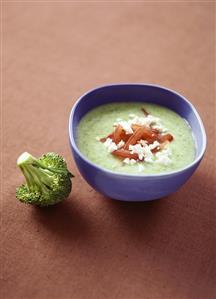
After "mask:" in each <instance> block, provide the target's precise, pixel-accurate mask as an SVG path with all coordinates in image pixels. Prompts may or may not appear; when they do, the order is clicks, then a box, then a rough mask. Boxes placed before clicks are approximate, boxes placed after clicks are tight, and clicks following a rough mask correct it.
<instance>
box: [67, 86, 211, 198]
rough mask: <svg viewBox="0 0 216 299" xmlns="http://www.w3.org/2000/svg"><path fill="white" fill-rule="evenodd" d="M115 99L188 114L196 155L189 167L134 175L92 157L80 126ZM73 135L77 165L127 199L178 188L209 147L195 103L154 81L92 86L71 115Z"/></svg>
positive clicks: (102, 187)
mask: <svg viewBox="0 0 216 299" xmlns="http://www.w3.org/2000/svg"><path fill="white" fill-rule="evenodd" d="M115 102H147V103H148V102H149V103H153V104H158V105H161V106H165V107H167V108H169V109H171V110H173V111H175V112H176V113H178V114H179V115H180V116H181V117H183V118H185V119H186V120H187V122H188V123H189V125H190V126H191V128H192V132H193V135H194V139H195V144H196V156H195V159H194V161H193V162H192V163H190V164H189V165H187V166H186V167H184V168H182V169H179V170H176V171H172V172H166V173H160V174H152V175H134V174H122V173H116V172H112V171H110V170H107V169H104V168H102V167H100V166H98V165H96V164H94V163H92V162H91V161H89V160H88V159H87V158H86V157H85V156H84V155H83V154H82V153H81V152H80V150H79V148H78V146H77V141H76V140H77V126H78V124H79V121H80V120H81V118H82V117H83V116H84V115H85V114H86V113H87V112H88V111H89V110H91V109H93V108H95V107H97V106H99V105H103V104H108V103H115ZM69 139H70V146H71V150H72V153H73V157H74V160H75V162H76V165H77V167H78V169H79V171H80V173H81V175H82V176H83V178H84V179H85V180H86V181H87V182H88V183H89V184H90V185H91V186H92V187H93V188H94V189H95V190H97V191H98V192H100V193H102V194H104V195H105V196H108V197H111V198H113V199H117V200H124V201H147V200H153V199H159V198H162V197H165V196H167V195H169V194H171V193H173V192H175V191H176V190H178V189H179V188H180V187H181V186H182V185H183V184H184V183H185V182H186V181H187V180H188V179H189V178H190V177H191V175H192V174H193V173H194V171H195V170H196V168H197V167H198V165H199V163H200V161H201V160H202V158H203V155H204V152H205V149H206V134H205V129H204V126H203V123H202V120H201V118H200V116H199V114H198V112H197V111H196V109H195V108H194V106H193V105H192V104H191V103H190V102H189V101H188V100H187V99H186V98H185V97H183V96H182V95H180V94H179V93H177V92H175V91H173V90H171V89H168V88H164V87H162V86H158V85H153V84H113V85H106V86H101V87H98V88H95V89H92V90H90V91H88V92H87V93H85V94H84V95H82V96H81V97H80V98H79V99H78V100H77V101H76V103H75V104H74V106H73V108H72V110H71V114H70V119H69Z"/></svg>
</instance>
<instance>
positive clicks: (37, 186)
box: [16, 152, 73, 207]
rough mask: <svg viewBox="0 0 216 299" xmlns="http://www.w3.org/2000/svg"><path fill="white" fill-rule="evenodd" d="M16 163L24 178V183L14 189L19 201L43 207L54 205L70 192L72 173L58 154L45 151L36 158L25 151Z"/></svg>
mask: <svg viewBox="0 0 216 299" xmlns="http://www.w3.org/2000/svg"><path fill="white" fill-rule="evenodd" d="M17 165H18V167H19V168H20V169H21V171H22V173H23V174H24V176H25V179H26V184H23V185H21V186H20V187H18V188H17V190H16V197H17V198H18V199H19V200H20V201H22V202H24V203H29V204H33V205H37V206H41V207H43V206H49V205H54V204H56V203H58V202H60V201H62V200H64V199H65V198H67V197H68V195H69V194H70V192H71V188H72V183H71V177H73V175H72V174H71V173H70V172H69V171H68V169H67V164H66V162H65V160H64V158H62V157H61V156H60V155H58V154H55V153H47V154H45V155H43V156H42V157H40V158H39V159H37V158H35V157H33V156H32V155H30V154H29V153H27V152H25V153H23V154H22V155H21V156H20V157H19V158H18V160H17Z"/></svg>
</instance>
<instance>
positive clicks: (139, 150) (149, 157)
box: [129, 143, 153, 163]
mask: <svg viewBox="0 0 216 299" xmlns="http://www.w3.org/2000/svg"><path fill="white" fill-rule="evenodd" d="M129 151H130V152H131V154H138V157H139V160H143V159H145V162H148V163H152V162H153V154H152V152H151V148H150V146H149V145H147V144H144V146H142V145H141V144H140V143H139V144H135V145H129Z"/></svg>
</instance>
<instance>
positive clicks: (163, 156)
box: [155, 148, 172, 165]
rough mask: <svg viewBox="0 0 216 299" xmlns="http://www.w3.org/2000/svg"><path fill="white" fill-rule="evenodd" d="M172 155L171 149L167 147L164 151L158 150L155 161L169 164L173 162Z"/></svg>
mask: <svg viewBox="0 0 216 299" xmlns="http://www.w3.org/2000/svg"><path fill="white" fill-rule="evenodd" d="M171 156H172V152H171V149H170V148H165V149H163V150H162V151H160V152H157V153H156V154H155V157H156V160H155V162H156V163H159V164H162V165H169V164H170V163H172V160H171Z"/></svg>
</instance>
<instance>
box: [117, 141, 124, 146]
mask: <svg viewBox="0 0 216 299" xmlns="http://www.w3.org/2000/svg"><path fill="white" fill-rule="evenodd" d="M124 145H125V142H124V141H123V140H121V141H120V142H119V143H118V144H117V147H118V148H121V147H123V146H124Z"/></svg>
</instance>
